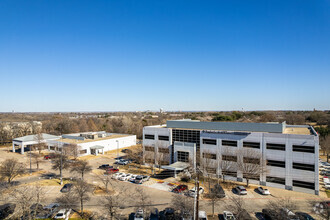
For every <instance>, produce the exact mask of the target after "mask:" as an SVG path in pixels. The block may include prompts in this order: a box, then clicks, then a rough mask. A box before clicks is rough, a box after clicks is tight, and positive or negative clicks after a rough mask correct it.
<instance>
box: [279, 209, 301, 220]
mask: <svg viewBox="0 0 330 220" xmlns="http://www.w3.org/2000/svg"><path fill="white" fill-rule="evenodd" d="M281 214H283V216H284V218H287V219H289V220H299V217H298V216H296V215H295V214H294V213H293V212H292V211H291V210H289V209H287V208H282V210H281Z"/></svg>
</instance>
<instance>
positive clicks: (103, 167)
mask: <svg viewBox="0 0 330 220" xmlns="http://www.w3.org/2000/svg"><path fill="white" fill-rule="evenodd" d="M111 168H113V166H110V164H102V165H101V166H99V169H102V170H106V169H111Z"/></svg>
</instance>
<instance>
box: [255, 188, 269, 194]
mask: <svg viewBox="0 0 330 220" xmlns="http://www.w3.org/2000/svg"><path fill="white" fill-rule="evenodd" d="M257 190H258V191H259V192H260V193H261V194H262V195H270V192H269V190H268V189H265V188H262V187H261V186H260V187H258V188H257Z"/></svg>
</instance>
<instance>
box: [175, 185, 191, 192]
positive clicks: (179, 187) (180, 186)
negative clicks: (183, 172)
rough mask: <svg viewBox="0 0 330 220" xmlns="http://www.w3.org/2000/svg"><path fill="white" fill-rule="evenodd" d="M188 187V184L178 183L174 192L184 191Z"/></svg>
mask: <svg viewBox="0 0 330 220" xmlns="http://www.w3.org/2000/svg"><path fill="white" fill-rule="evenodd" d="M187 189H188V186H187V185H178V186H177V187H175V188H174V189H173V190H172V192H174V193H183V192H184V191H186V190H187Z"/></svg>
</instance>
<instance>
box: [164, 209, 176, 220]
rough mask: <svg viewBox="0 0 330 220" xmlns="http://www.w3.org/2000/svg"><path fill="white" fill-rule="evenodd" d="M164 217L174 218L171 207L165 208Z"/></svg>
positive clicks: (172, 219)
mask: <svg viewBox="0 0 330 220" xmlns="http://www.w3.org/2000/svg"><path fill="white" fill-rule="evenodd" d="M164 217H165V219H166V220H175V213H174V209H173V208H165V210H164Z"/></svg>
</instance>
